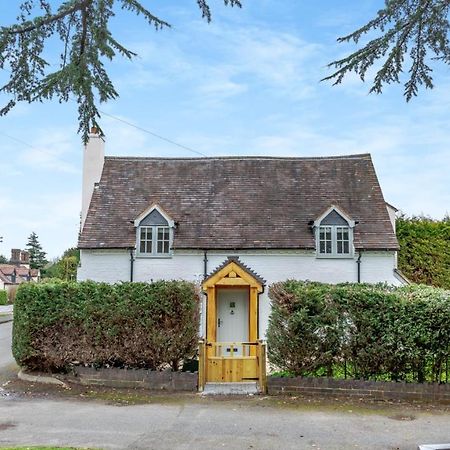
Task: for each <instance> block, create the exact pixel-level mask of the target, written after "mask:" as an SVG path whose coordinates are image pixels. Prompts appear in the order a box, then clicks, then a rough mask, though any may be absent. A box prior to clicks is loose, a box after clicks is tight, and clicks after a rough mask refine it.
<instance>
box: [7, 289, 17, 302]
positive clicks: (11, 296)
mask: <svg viewBox="0 0 450 450" xmlns="http://www.w3.org/2000/svg"><path fill="white" fill-rule="evenodd" d="M7 292H8V293H7V296H8V303H11V304H12V303H14V300H15V299H16V293H17V286H10V287H9V289H8V291H7Z"/></svg>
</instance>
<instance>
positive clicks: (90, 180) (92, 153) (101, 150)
mask: <svg viewBox="0 0 450 450" xmlns="http://www.w3.org/2000/svg"><path fill="white" fill-rule="evenodd" d="M104 160H105V141H104V140H103V138H101V137H100V135H99V134H97V133H90V134H89V141H88V143H87V145H85V146H84V151H83V186H82V196H81V228H83V225H84V221H85V220H86V216H87V213H88V209H89V204H90V203H91V197H92V193H93V192H94V184H95V183H98V182H99V181H100V177H101V176H102V171H103V163H104Z"/></svg>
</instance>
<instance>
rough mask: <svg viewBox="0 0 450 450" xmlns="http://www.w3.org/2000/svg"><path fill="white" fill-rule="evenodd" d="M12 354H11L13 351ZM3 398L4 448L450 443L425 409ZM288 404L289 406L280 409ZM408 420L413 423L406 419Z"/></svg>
mask: <svg viewBox="0 0 450 450" xmlns="http://www.w3.org/2000/svg"><path fill="white" fill-rule="evenodd" d="M10 334H11V324H1V325H0V346H1V347H0V349H1V353H0V365H1V366H2V367H1V368H0V374H3V376H5V374H8V373H9V374H11V373H13V372H14V370H13V368H12V367H11V365H12V356H11V355H10V351H9V346H10ZM7 349H8V350H7ZM7 394H8V393H7V391H0V446H2V445H6V446H9V445H59V446H80V447H97V448H112V449H158V450H159V449H161V450H164V449H171V450H172V449H202V450H207V449H220V448H226V449H314V450H319V449H322V450H330V449H331V450H333V449H343V450H349V449H364V450H369V449H380V450H381V449H383V450H386V449H390V450H392V449H400V450H410V449H415V448H417V445H418V444H423V443H432V442H434V443H438V442H449V441H450V414H449V413H445V412H442V411H441V412H439V411H436V412H424V411H420V410H418V409H417V408H414V409H405V408H403V409H402V408H399V407H398V406H396V407H391V408H389V409H388V408H387V409H384V410H381V409H379V408H378V409H377V408H375V407H366V408H365V409H363V408H360V407H358V406H344V407H343V406H342V405H339V404H336V403H334V404H330V405H327V404H316V405H312V406H311V404H309V403H308V402H307V401H306V400H300V399H299V400H298V401H295V402H294V404H293V403H292V402H288V405H284V404H283V399H274V398H271V399H268V398H265V399H264V398H259V397H253V398H247V399H236V400H219V399H210V398H207V399H205V398H199V397H198V396H180V397H176V396H168V397H167V398H165V399H164V398H160V399H158V400H157V401H156V402H154V403H152V404H145V405H134V406H116V405H111V404H105V403H104V402H101V401H99V400H82V399H79V400H77V399H76V398H73V397H68V398H55V397H52V398H45V397H43V398H42V397H38V398H36V397H31V398H30V397H27V396H14V395H7ZM277 403H280V404H281V405H278V404H277ZM405 419H406V420H405Z"/></svg>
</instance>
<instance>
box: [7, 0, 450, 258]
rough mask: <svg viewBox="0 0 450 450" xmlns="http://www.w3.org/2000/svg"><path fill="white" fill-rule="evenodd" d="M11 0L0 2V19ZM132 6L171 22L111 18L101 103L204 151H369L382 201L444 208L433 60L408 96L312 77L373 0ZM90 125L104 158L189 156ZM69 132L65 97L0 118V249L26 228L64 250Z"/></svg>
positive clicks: (77, 188)
mask: <svg viewBox="0 0 450 450" xmlns="http://www.w3.org/2000/svg"><path fill="white" fill-rule="evenodd" d="M18 3H19V1H17V2H1V5H0V17H2V24H6V23H8V22H6V21H7V20H10V21H12V20H13V18H14V17H15V13H16V10H15V5H17V4H18ZM54 3H55V4H57V3H59V2H56V1H55V2H54ZM144 3H145V4H149V5H153V6H152V8H153V9H152V10H153V12H155V13H156V14H158V15H159V16H161V17H162V18H164V19H166V20H168V21H169V22H170V23H172V25H173V28H172V29H166V30H163V31H158V32H155V31H154V29H151V28H149V27H147V26H146V25H145V23H144V22H143V21H142V20H141V19H140V18H134V17H132V16H129V15H128V14H127V15H125V14H120V15H119V16H117V17H116V19H115V21H114V29H115V31H116V33H117V36H118V37H119V38H120V39H121V42H122V43H124V44H126V45H127V46H128V47H129V48H130V49H132V50H134V51H136V52H137V53H138V54H139V57H138V58H136V59H135V60H134V61H133V62H128V61H124V60H117V61H116V62H115V63H114V64H113V65H112V66H111V67H110V70H111V75H112V78H113V80H114V83H115V85H116V87H117V88H118V90H119V93H120V98H119V99H118V100H117V101H115V102H112V103H109V104H106V105H103V106H102V110H103V111H105V112H106V113H108V114H111V115H113V116H116V117H119V118H121V119H122V120H125V121H128V122H132V123H134V124H136V125H138V126H140V127H142V128H145V129H148V130H150V131H152V132H154V133H157V134H159V135H162V136H164V137H167V138H169V139H171V140H174V141H177V142H179V143H181V144H183V145H185V146H188V147H190V148H193V149H195V150H197V151H199V152H202V153H204V154H205V155H208V156H214V155H274V156H314V155H337V154H354V153H366V152H370V153H371V154H372V157H373V160H374V163H375V167H376V170H377V173H378V177H379V179H380V183H381V186H382V189H383V192H384V195H385V198H386V200H387V201H389V202H390V203H392V204H394V205H395V206H397V207H398V208H400V209H401V210H402V211H404V212H405V213H407V214H409V215H412V214H420V213H424V214H426V215H429V216H432V217H434V218H442V217H443V216H444V214H445V213H446V212H450V183H449V181H448V177H449V172H450V151H449V148H450V133H449V131H448V113H449V110H450V90H449V87H450V75H449V69H448V67H446V66H442V65H441V66H438V67H436V69H437V70H436V72H435V74H434V79H435V82H436V88H435V89H434V90H432V91H422V92H421V94H420V96H419V97H418V98H417V99H415V100H414V101H412V102H411V103H409V104H406V102H405V101H404V99H403V96H402V86H391V87H387V88H386V89H385V92H384V94H383V95H378V96H376V95H368V90H369V85H368V84H364V83H362V82H360V81H359V80H358V79H357V78H356V77H350V78H348V79H347V80H346V81H345V82H344V84H343V85H340V86H337V87H332V86H331V85H330V84H327V83H320V81H319V80H320V79H321V78H323V77H324V76H325V75H327V74H328V73H329V72H328V70H327V69H326V64H327V63H328V62H330V61H331V60H333V59H336V58H337V57H339V56H342V55H344V54H346V52H347V51H348V50H349V49H351V48H352V47H351V46H345V45H342V44H337V43H336V38H337V37H338V36H341V35H343V34H346V33H348V32H350V31H352V30H354V29H355V28H356V27H357V26H358V25H361V24H363V23H365V22H366V21H367V20H368V19H370V18H371V17H372V15H373V14H374V13H375V12H376V11H377V9H378V8H379V7H380V6H381V5H382V1H381V0H378V1H375V0H361V1H359V2H355V1H354V0H353V1H350V0H341V1H339V2H336V1H335V0H322V1H320V2H299V1H297V0H285V1H284V2H279V1H277V0H258V1H256V0H244V1H243V3H244V8H243V9H242V10H238V9H232V8H225V7H224V6H223V5H222V3H221V2H220V1H219V0H215V1H212V2H211V6H213V12H214V21H213V23H211V24H207V23H206V22H205V21H202V19H201V17H200V14H199V11H198V9H197V8H196V2H195V1H194V0H192V1H186V0H173V1H169V2H167V1H163V0H158V1H152V2H148V1H144ZM355 5H357V6H355ZM51 57H54V60H55V61H56V60H57V54H55V55H50V57H49V59H50V60H51ZM6 100H7V98H6V97H4V96H3V97H1V96H0V101H1V102H2V103H3V102H6ZM102 125H103V129H104V131H105V133H106V139H107V141H106V153H107V154H108V155H136V156H186V157H189V156H195V155H194V154H192V153H190V152H189V151H187V150H183V149H181V148H179V147H176V146H173V145H170V144H168V143H167V142H164V141H161V140H158V139H156V138H155V137H153V136H151V135H150V134H147V133H145V132H143V131H141V130H138V129H135V128H133V127H130V126H128V125H126V124H125V123H123V122H120V121H118V120H115V119H112V118H110V117H106V116H105V117H104V118H103V119H102ZM76 131H77V112H76V106H75V105H74V104H62V105H60V104H58V103H56V102H55V103H46V104H33V105H20V106H19V107H17V108H16V110H14V111H13V112H12V113H10V114H9V115H8V116H7V117H2V118H0V155H1V158H0V178H1V180H2V190H1V191H2V195H1V197H0V236H3V243H0V254H4V255H9V252H10V249H11V248H12V247H18V248H23V247H24V246H25V244H26V241H27V237H28V235H29V234H30V233H31V231H35V232H36V233H37V234H38V236H39V237H40V241H41V243H42V245H43V247H44V250H45V251H47V252H48V255H49V257H51V258H53V257H56V256H58V255H60V254H61V253H62V252H63V251H64V250H65V249H66V248H68V247H70V246H75V245H76V240H77V233H78V223H79V212H80V203H81V163H82V149H81V140H80V136H78V135H77V134H76Z"/></svg>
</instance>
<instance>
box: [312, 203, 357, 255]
mask: <svg viewBox="0 0 450 450" xmlns="http://www.w3.org/2000/svg"><path fill="white" fill-rule="evenodd" d="M332 211H336V212H337V213H338V214H339V215H340V216H341V217H342V218H343V219H344V220H345V221H346V222H347V225H328V224H327V225H322V220H323V219H325V218H326V217H327V216H328V214H330V213H331V212H332ZM355 224H356V223H355V221H354V220H352V219H350V217H348V216H347V215H346V214H345V213H344V212H343V211H341V210H340V209H339V208H338V207H337V206H335V205H331V206H330V207H329V208H328V209H327V210H326V211H325V212H324V213H323V214H322V215H321V216H320V217H319V218H318V219H317V220H316V221H314V229H315V239H316V256H317V258H353V257H354V255H355V248H354V245H353V229H354V227H355ZM321 228H331V253H320V229H321ZM339 228H347V229H348V241H349V244H348V250H349V252H348V253H338V252H337V232H338V229H339Z"/></svg>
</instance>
